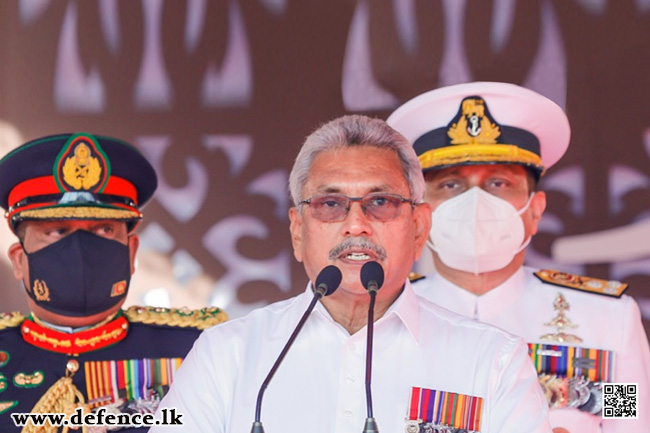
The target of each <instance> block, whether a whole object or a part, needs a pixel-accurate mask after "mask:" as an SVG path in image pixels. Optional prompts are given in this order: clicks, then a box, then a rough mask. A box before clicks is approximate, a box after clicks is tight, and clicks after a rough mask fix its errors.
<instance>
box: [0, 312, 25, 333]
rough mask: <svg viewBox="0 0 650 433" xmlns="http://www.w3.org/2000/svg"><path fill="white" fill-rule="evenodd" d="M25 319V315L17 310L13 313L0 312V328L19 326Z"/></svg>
mask: <svg viewBox="0 0 650 433" xmlns="http://www.w3.org/2000/svg"><path fill="white" fill-rule="evenodd" d="M24 320H25V316H23V315H22V314H20V313H19V312H18V311H14V312H13V313H0V329H7V328H15V327H17V326H20V324H21V323H23V321H24Z"/></svg>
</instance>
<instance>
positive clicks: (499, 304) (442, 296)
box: [428, 266, 525, 320]
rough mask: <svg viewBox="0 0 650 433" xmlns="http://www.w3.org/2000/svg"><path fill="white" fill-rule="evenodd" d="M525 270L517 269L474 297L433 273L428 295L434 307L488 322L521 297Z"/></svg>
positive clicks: (522, 268)
mask: <svg viewBox="0 0 650 433" xmlns="http://www.w3.org/2000/svg"><path fill="white" fill-rule="evenodd" d="M524 286H525V270H524V267H523V266H522V267H520V268H519V269H517V271H516V272H515V273H514V274H512V276H511V277H510V278H508V279H507V280H506V281H504V282H503V283H502V284H501V285H499V286H497V287H495V288H494V289H492V290H490V291H489V292H487V293H484V294H483V295H480V296H479V295H475V294H473V293H471V292H469V291H467V290H465V289H463V288H461V287H459V286H457V285H456V284H454V283H452V282H451V281H449V280H447V279H445V278H444V277H442V276H441V275H440V274H435V275H434V277H433V281H432V283H431V285H430V288H429V290H431V292H432V293H430V295H431V296H428V298H429V299H431V300H432V301H433V302H435V303H436V304H438V305H440V306H442V307H444V308H446V309H448V310H451V311H453V312H455V313H458V314H461V315H463V316H466V317H472V318H474V319H476V320H487V319H489V318H491V317H494V316H497V315H499V314H500V313H501V312H502V311H504V310H505V309H507V308H508V307H509V306H510V305H512V304H514V303H515V302H517V300H518V299H519V298H520V297H521V296H522V294H523V291H524Z"/></svg>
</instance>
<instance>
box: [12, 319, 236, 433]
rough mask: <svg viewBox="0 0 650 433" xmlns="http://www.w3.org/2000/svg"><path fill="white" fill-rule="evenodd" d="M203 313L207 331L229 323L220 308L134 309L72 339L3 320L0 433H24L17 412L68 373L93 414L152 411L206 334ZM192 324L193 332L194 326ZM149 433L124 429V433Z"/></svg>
mask: <svg viewBox="0 0 650 433" xmlns="http://www.w3.org/2000/svg"><path fill="white" fill-rule="evenodd" d="M199 312H202V313H200V314H202V317H203V319H204V320H203V321H201V324H202V325H205V326H201V325H199V327H200V328H204V327H207V326H209V325H210V324H214V323H217V322H219V321H223V320H225V313H223V312H220V311H219V310H218V309H206V310H198V311H191V310H176V309H174V310H168V309H156V308H150V307H148V308H142V307H131V308H130V309H129V310H128V311H126V312H123V314H119V315H118V316H117V317H116V318H114V319H112V320H111V321H109V322H108V323H106V324H103V325H101V326H99V327H95V328H91V329H90V330H88V331H82V332H79V333H74V334H68V333H64V332H60V331H57V330H54V329H52V328H48V327H46V326H45V325H44V324H43V323H42V322H38V320H37V319H35V320H31V319H32V318H31V317H30V318H27V319H25V318H24V317H22V316H20V315H18V314H17V313H14V314H13V315H8V314H7V315H4V316H2V315H1V314H0V326H2V327H4V329H0V432H3V433H10V432H18V431H20V430H21V428H22V427H17V426H15V424H14V422H13V419H12V418H11V414H12V413H29V412H31V411H32V409H33V408H34V406H35V404H36V403H37V402H38V401H39V399H41V397H42V396H43V395H44V394H45V393H46V392H47V391H48V390H49V389H50V387H51V386H52V385H53V384H55V382H57V381H59V379H61V378H62V377H65V376H66V375H68V376H71V377H72V382H73V384H74V386H75V387H76V388H77V389H78V390H79V391H80V392H81V394H82V395H83V398H84V400H85V404H86V405H87V408H88V409H92V410H96V409H98V408H99V407H104V408H106V409H107V411H109V412H112V413H135V412H139V413H147V412H151V413H153V412H154V411H155V409H156V407H157V405H158V403H159V401H160V399H161V398H162V395H163V394H164V393H165V392H166V390H167V389H168V387H169V384H170V382H171V380H172V379H173V375H174V372H175V370H176V368H177V367H178V366H179V365H180V362H181V361H182V359H183V357H184V356H185V355H186V354H187V352H188V351H189V350H190V348H191V347H192V344H193V343H194V341H195V340H196V338H197V337H198V336H199V334H200V333H201V330H200V329H198V328H197V326H196V324H197V321H196V320H195V319H196V317H197V315H198V314H199ZM193 319H194V320H193ZM163 323H167V324H163ZM190 323H192V325H194V326H188V325H189V324H190ZM65 352H76V353H72V354H68V353H65ZM75 370H76V371H75ZM73 371H74V373H73ZM72 373H73V374H72ZM53 395H54V396H55V397H56V393H55V394H53ZM56 398H58V397H56ZM59 413H60V412H59ZM103 429H105V427H104V428H103ZM103 429H102V428H99V429H95V430H93V431H105V430H103ZM147 429H148V427H141V428H128V427H124V428H122V429H120V430H118V431H119V432H123V433H127V432H129V433H130V432H138V431H140V432H142V431H146V430H147ZM77 431H81V430H77Z"/></svg>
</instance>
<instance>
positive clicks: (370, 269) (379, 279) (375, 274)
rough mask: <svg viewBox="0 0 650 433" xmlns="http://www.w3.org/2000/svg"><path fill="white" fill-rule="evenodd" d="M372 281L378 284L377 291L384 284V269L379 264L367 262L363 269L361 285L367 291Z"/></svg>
mask: <svg viewBox="0 0 650 433" xmlns="http://www.w3.org/2000/svg"><path fill="white" fill-rule="evenodd" d="M371 281H374V282H376V283H377V290H379V289H380V288H381V285H382V284H384V268H382V267H381V265H380V264H379V263H377V262H367V263H366V264H364V265H363V266H362V267H361V284H363V287H365V288H366V290H368V285H369V284H370V282H371Z"/></svg>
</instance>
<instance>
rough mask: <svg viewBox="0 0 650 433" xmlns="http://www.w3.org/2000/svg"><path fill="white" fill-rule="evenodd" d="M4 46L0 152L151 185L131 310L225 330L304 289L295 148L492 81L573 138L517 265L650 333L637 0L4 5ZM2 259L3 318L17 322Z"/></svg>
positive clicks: (36, 0)
mask: <svg viewBox="0 0 650 433" xmlns="http://www.w3.org/2000/svg"><path fill="white" fill-rule="evenodd" d="M0 38H1V39H0V153H2V154H5V153H7V152H8V151H9V150H10V149H11V148H13V147H15V146H17V145H18V144H19V143H21V142H22V141H24V140H29V139H32V138H36V137H39V136H43V135H48V134H53V133H59V132H77V131H86V132H91V133H96V134H106V135H111V136H116V137H119V138H122V139H125V140H127V141H130V142H131V143H133V144H134V145H135V146H137V147H138V148H139V149H140V150H141V151H142V152H143V153H144V154H145V155H146V156H147V157H148V158H149V159H150V160H151V161H152V163H153V165H154V166H155V168H156V170H157V172H158V175H159V179H160V182H159V183H160V187H159V190H158V191H157V193H156V195H155V196H154V199H153V200H152V202H151V203H150V204H149V205H148V206H147V207H146V208H145V210H144V213H145V223H144V224H142V226H141V228H140V235H141V238H142V242H141V250H140V254H139V258H138V263H137V266H138V271H137V272H136V274H135V277H134V280H133V285H132V291H131V294H130V296H129V300H128V302H129V303H130V304H148V305H158V306H181V305H187V306H189V307H192V308H198V307H203V306H206V305H216V306H219V307H222V308H224V309H226V311H227V312H228V313H229V314H230V316H231V317H239V316H241V315H243V314H245V313H246V312H248V311H250V310H251V309H253V308H256V307H259V306H262V305H265V304H267V303H269V302H273V301H277V300H280V299H284V298H287V297H289V296H292V295H295V294H297V293H299V292H301V291H303V290H304V285H305V283H306V280H307V279H306V276H305V275H304V272H303V269H302V265H300V264H299V263H296V262H295V260H294V258H293V254H292V251H291V244H290V239H289V232H288V218H287V210H288V207H289V206H290V201H289V198H288V193H287V178H288V172H289V170H290V168H291V165H292V163H293V159H294V158H295V156H296V154H297V151H298V149H299V148H300V146H301V144H302V141H303V139H304V138H305V136H306V135H308V134H309V133H310V132H311V131H312V130H313V129H314V128H315V127H317V126H318V125H319V124H320V123H322V122H325V121H327V120H330V119H332V118H334V117H338V116H340V115H342V114H346V113H363V114H368V115H371V116H377V117H381V118H386V116H387V115H388V114H389V113H390V112H391V111H392V110H393V109H394V108H396V107H397V106H398V105H400V104H401V103H403V102H404V101H406V100H408V99H410V98H412V97H414V96H415V95H417V94H419V93H422V92H424V91H427V90H430V89H433V88H436V87H439V86H444V85H450V84H456V83H462V82H466V81H475V80H484V81H506V82H512V83H516V84H520V85H523V86H525V87H528V88H531V89H533V90H535V91H537V92H539V93H541V94H543V95H545V96H547V97H549V98H550V99H552V100H554V101H555V102H557V103H558V104H559V105H561V106H562V107H564V108H565V109H566V111H567V113H568V115H569V119H570V121H571V125H572V139H571V145H570V148H569V151H568V153H567V154H566V155H565V157H564V158H563V159H562V160H561V161H560V163H559V164H557V165H556V166H554V167H553V168H552V169H551V170H550V171H549V172H548V173H547V175H546V177H545V178H544V180H543V183H542V188H543V189H545V190H546V191H547V194H548V201H549V205H548V209H547V212H546V214H545V215H544V218H543V220H542V224H541V232H540V233H539V234H538V235H537V236H536V237H535V238H534V240H533V242H532V245H531V246H530V247H529V249H528V250H529V251H528V254H527V263H528V264H529V265H531V266H535V267H551V268H556V269H560V270H564V271H567V272H574V273H579V274H586V275H589V276H592V277H598V278H604V279H616V280H622V281H625V282H627V283H630V284H631V288H630V289H629V290H628V292H627V293H628V294H630V295H632V296H634V297H635V298H636V299H637V301H638V302H639V304H640V306H641V309H642V313H643V314H644V318H645V319H646V322H645V323H646V329H647V330H648V329H649V326H648V324H649V323H650V223H649V221H650V159H649V154H650V104H647V102H648V101H650V78H649V77H650V0H636V1H633V0H626V1H623V0H617V1H613V0H538V1H535V0H527V1H519V2H518V1H515V0H494V1H488V0H473V1H472V0H466V1H463V0H441V1H433V0H427V1H424V0H423V1H416V0H392V1H389V0H241V1H237V0H186V1H182V0H173V1H172V0H97V1H95V0H7V1H2V2H0ZM497 120H498V119H497ZM1 229H2V232H0V248H2V249H3V251H6V250H7V248H8V246H9V244H10V243H11V242H13V237H12V235H11V234H10V233H9V231H8V229H7V227H6V226H5V224H3V225H2V227H1ZM578 235H579V236H578ZM576 236H578V237H576ZM1 257H2V258H1V259H0V278H1V280H0V281H1V284H0V310H3V311H8V310H22V311H24V310H25V305H24V301H23V298H24V295H23V292H22V287H20V285H19V283H17V282H16V281H15V280H14V279H13V276H12V274H11V268H10V266H9V263H8V260H7V259H6V255H5V254H4V253H3V254H2V255H1ZM429 259H430V257H425V258H423V259H422V260H421V261H420V263H419V264H418V269H420V270H423V271H428V270H429V267H430V263H429V262H428V260H429ZM603 320H607V318H603ZM612 320H616V318H612Z"/></svg>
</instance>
